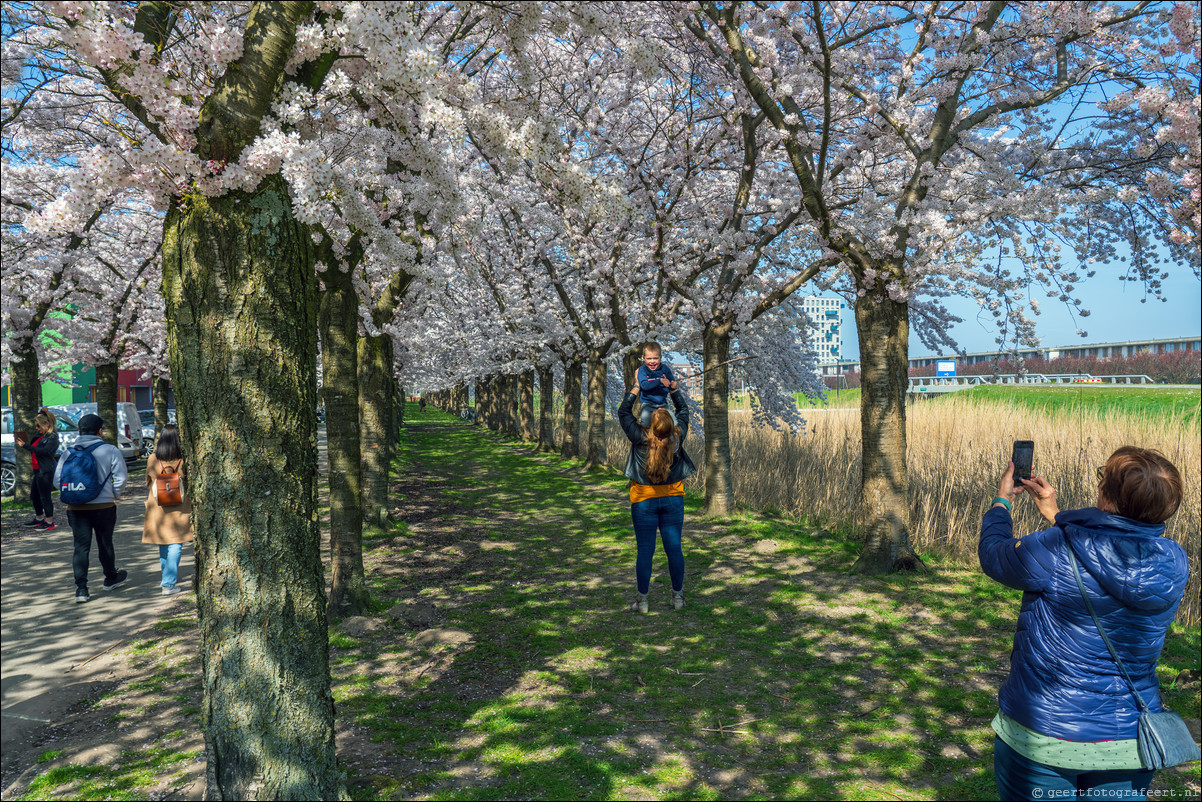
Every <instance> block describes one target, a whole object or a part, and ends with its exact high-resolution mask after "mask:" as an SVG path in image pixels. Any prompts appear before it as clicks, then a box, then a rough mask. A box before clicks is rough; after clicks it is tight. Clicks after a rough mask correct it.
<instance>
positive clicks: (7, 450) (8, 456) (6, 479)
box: [0, 443, 17, 496]
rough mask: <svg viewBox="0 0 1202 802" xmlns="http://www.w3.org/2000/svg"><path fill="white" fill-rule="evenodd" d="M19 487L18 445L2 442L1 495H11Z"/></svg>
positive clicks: (0, 455)
mask: <svg viewBox="0 0 1202 802" xmlns="http://www.w3.org/2000/svg"><path fill="white" fill-rule="evenodd" d="M16 487H17V447H16V446H14V445H13V444H12V443H0V495H4V496H10V495H12V492H13V490H15V489H16Z"/></svg>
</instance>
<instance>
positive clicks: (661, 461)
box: [643, 407, 680, 485]
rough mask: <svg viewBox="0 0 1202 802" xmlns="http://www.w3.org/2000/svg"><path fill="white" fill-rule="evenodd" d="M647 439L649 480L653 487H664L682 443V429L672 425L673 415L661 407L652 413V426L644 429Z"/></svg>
mask: <svg viewBox="0 0 1202 802" xmlns="http://www.w3.org/2000/svg"><path fill="white" fill-rule="evenodd" d="M643 434H644V435H645V436H646V438H647V478H648V479H649V480H650V481H651V484H653V485H662V484H664V483H665V482H666V481H667V480H668V474H669V473H671V472H672V457H673V456H675V454H676V444H677V443H679V442H680V427H678V426H676V425H675V424H673V423H672V415H671V414H670V413H669V412H668V410H666V409H664V408H663V407H660V408H659V409H657V410H655V411H654V412H652V413H651V425H650V426H648V427H646V428H645V429H643Z"/></svg>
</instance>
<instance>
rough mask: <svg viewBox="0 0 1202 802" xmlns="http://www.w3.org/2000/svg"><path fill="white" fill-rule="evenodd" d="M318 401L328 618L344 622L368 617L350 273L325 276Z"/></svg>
mask: <svg viewBox="0 0 1202 802" xmlns="http://www.w3.org/2000/svg"><path fill="white" fill-rule="evenodd" d="M323 278H324V280H325V290H324V291H323V292H322V293H321V307H320V313H319V321H320V323H319V325H320V326H321V369H322V396H323V397H324V399H325V404H326V454H327V455H328V460H327V461H328V469H329V474H328V475H329V483H330V565H331V568H332V570H333V580H332V584H331V586H330V602H329V608H328V609H327V611H326V614H327V615H328V616H330V617H331V618H333V617H338V618H343V617H346V616H351V615H364V614H366V613H367V612H369V608H370V605H371V596H370V594H369V593H368V590H367V579H366V578H365V577H364V575H363V499H362V496H361V495H360V490H361V487H360V475H359V472H360V464H361V459H360V437H359V351H358V349H359V297H358V294H357V293H356V292H355V286H354V284H353V283H352V282H351V274H350V272H349V271H347V272H345V273H344V272H342V271H341V270H339V269H338V268H337V267H336V266H335V267H331V269H329V270H327V271H326V272H325V274H324V275H323Z"/></svg>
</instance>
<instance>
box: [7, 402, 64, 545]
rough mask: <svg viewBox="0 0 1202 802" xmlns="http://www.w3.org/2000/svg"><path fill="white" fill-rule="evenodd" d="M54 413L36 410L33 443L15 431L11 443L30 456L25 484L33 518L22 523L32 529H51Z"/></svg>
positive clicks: (55, 444) (55, 434)
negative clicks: (30, 465)
mask: <svg viewBox="0 0 1202 802" xmlns="http://www.w3.org/2000/svg"><path fill="white" fill-rule="evenodd" d="M57 423H58V422H57V421H56V420H55V418H54V413H53V412H51V411H50V410H49V409H47V408H46V407H42V408H41V409H40V410H38V414H37V415H36V416H35V417H34V419H33V425H34V428H35V429H36V430H37V436H36V437H35V438H34V439H33V442H28V441H27V440H26V439H25V433H24V432H17V433H16V434H15V435H14V436H13V442H14V443H16V444H17V445H18V446H20V447H21V448H23V449H25V450H26V451H28V452H29V453H30V459H31V461H32V463H33V478H32V479H30V481H29V500H30V501H32V502H33V518H32V519H30V520H28V521H26V522H25V524H24V525H25V526H27V527H31V528H33V529H43V530H53V529H56V528H57V527H56V526H55V524H54V498H53V497H52V496H51V495H50V491H51V490H53V489H54V466H55V465H56V464H57V462H58V432H56V431H55V429H56V428H57Z"/></svg>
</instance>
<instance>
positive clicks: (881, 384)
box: [707, 297, 923, 574]
mask: <svg viewBox="0 0 1202 802" xmlns="http://www.w3.org/2000/svg"><path fill="white" fill-rule="evenodd" d="M855 310H856V331H857V332H858V334H859V338H860V342H861V343H872V344H873V347H872V348H865V347H861V349H860V358H861V370H862V373H861V374H860V388H861V392H862V395H861V400H860V430H861V448H862V451H863V468H862V471H863V473H862V475H861V480H860V510H861V521H862V524H863V525H864V527H865V529H866V530H867V540H866V541H865V544H864V548H863V550H862V551H861V552H860V556H859V557H858V558H857V559H856V562H855V564H854V565H853V566H852V570H854V571H857V572H859V573H865V574H885V573H889V572H891V571H897V570H900V569H910V570H913V569H919V568H922V567H923V563H922V560H921V559H920V558H919V557H918V555H917V554H916V553H915V552H914V550H913V549H912V548H911V547H910V520H909V518H910V516H909V509H910V507H909V503H908V500H907V498H906V488H907V486H908V485H907V477H906V385H907V374H908V370H907V368H908V366H909V360H908V358H907V354H908V350H909V339H910V308H909V307H908V306H907V305H906V304H904V303H895V302H893V301H888V300H885V301H878V300H874V299H873V298H871V297H864V298H860V299H858V300H857V301H856V305H855ZM707 435H708V431H707Z"/></svg>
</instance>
